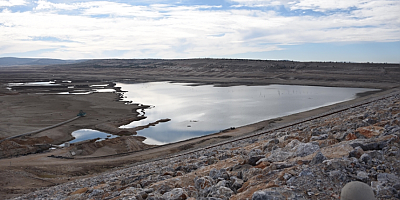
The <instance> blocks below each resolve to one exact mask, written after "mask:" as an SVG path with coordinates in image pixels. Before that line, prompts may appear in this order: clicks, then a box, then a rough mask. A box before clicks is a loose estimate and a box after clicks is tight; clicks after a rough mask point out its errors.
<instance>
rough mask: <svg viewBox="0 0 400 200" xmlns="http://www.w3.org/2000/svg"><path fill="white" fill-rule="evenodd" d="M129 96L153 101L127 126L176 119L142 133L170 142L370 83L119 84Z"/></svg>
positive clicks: (327, 99)
mask: <svg viewBox="0 0 400 200" xmlns="http://www.w3.org/2000/svg"><path fill="white" fill-rule="evenodd" d="M116 87H121V90H122V91H126V92H125V93H124V96H125V97H124V99H123V100H124V101H131V102H132V103H138V104H144V105H151V106H152V107H151V108H150V109H146V110H142V111H141V112H142V113H141V114H142V115H144V116H146V117H147V118H146V119H143V120H140V121H135V122H132V123H131V124H128V125H125V126H122V127H121V128H131V127H136V126H142V125H147V124H149V123H152V122H155V121H157V120H159V119H166V118H168V119H171V121H169V122H165V123H160V124H157V125H156V126H151V127H149V128H146V129H144V130H141V131H139V132H138V135H141V136H145V137H146V138H147V139H146V140H145V143H148V144H165V143H171V142H176V141H180V140H185V139H188V138H193V137H198V136H202V135H206V134H211V133H215V132H218V131H220V130H224V129H227V128H230V127H239V126H243V125H247V124H251V123H255V122H259V121H262V120H267V119H272V118H277V117H282V116H286V115H290V114H294V113H299V112H303V111H307V110H311V109H315V108H318V107H323V106H327V105H332V104H336V103H339V102H343V101H348V100H351V99H354V98H356V95H357V93H363V92H368V91H374V90H375V89H365V88H338V87H316V86H295V85H268V86H232V87H214V86H213V85H200V86H193V85H191V84H185V83H171V82H150V83H137V84H129V83H117V85H116Z"/></svg>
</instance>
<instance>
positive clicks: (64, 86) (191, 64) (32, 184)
mask: <svg viewBox="0 0 400 200" xmlns="http://www.w3.org/2000/svg"><path fill="white" fill-rule="evenodd" d="M399 77H400V67H399V65H398V64H371V63H333V62H326V63H325V62H320V63H317V62H309V63H302V62H291V61H257V60H229V59H189V60H151V59H148V60H91V61H87V62H83V63H79V64H74V65H57V66H35V67H29V66H24V67H3V68H0V83H1V84H3V85H2V87H1V88H0V106H1V112H0V139H4V138H7V137H10V136H15V135H19V134H23V133H27V132H31V131H35V130H38V129H41V128H44V127H48V126H51V125H54V124H57V123H60V122H63V121H66V120H68V119H71V118H73V117H75V116H76V114H78V112H79V110H84V111H85V112H86V113H87V116H86V117H82V118H79V119H77V120H75V121H72V122H70V123H67V124H64V125H61V126H59V127H56V128H53V129H49V130H46V131H43V132H39V133H37V134H32V135H30V136H25V137H22V138H16V139H11V140H7V141H5V142H2V143H1V144H0V148H1V151H0V156H1V157H9V156H15V155H25V154H30V155H27V156H19V157H13V158H6V159H0V169H1V173H0V177H1V180H0V185H1V186H2V189H0V196H1V197H3V198H8V197H13V196H16V195H20V194H23V193H26V192H29V191H33V190H36V189H37V188H41V187H48V186H50V185H55V184H59V183H63V182H66V181H68V180H71V179H76V178H81V177H84V176H91V175H93V174H96V173H99V172H103V171H106V170H109V169H111V168H116V167H123V166H125V165H129V164H132V163H135V162H139V161H143V160H148V159H155V158H159V157H162V156H166V155H168V154H171V153H176V152H180V151H182V150H188V149H193V148H199V147H204V146H207V145H211V144H214V143H217V142H221V141H224V140H227V139H230V138H234V137H238V136H243V135H247V134H251V133H254V132H257V131H261V130H263V129H266V128H270V127H274V126H277V125H281V124H285V123H289V122H292V121H295V120H299V119H303V118H306V117H310V116H314V115H316V114H319V113H322V112H326V111H329V110H330V109H333V108H336V107H338V106H346V105H350V104H352V103H355V102H360V101H364V100H366V99H371V98H373V97H377V96H381V95H384V94H387V93H389V92H391V91H392V90H393V89H391V88H395V87H398V86H399V84H400V78H399ZM53 80H55V82H56V83H59V84H60V86H58V87H55V88H54V87H51V88H49V87H30V86H25V87H13V88H12V90H9V89H6V87H7V85H6V84H7V83H18V82H33V81H53ZM61 81H68V82H61ZM114 81H121V82H122V81H125V82H147V81H177V82H191V83H197V84H214V85H217V86H230V85H266V84H298V85H320V86H341V87H368V88H380V89H384V90H383V91H382V92H380V93H375V94H364V95H362V96H363V97H360V98H358V99H356V100H353V101H350V102H344V103H342V104H340V105H332V106H328V107H324V108H320V109H316V110H313V111H308V112H304V113H298V114H295V115H291V116H287V117H282V118H281V119H275V120H268V121H263V122H258V123H255V124H252V125H248V126H244V127H240V128H236V129H234V130H225V131H221V132H220V133H216V134H212V135H209V136H205V137H202V138H198V139H193V140H189V141H184V142H179V143H176V144H170V145H165V146H163V147H157V148H152V146H149V145H145V144H143V143H142V142H141V141H143V138H141V137H136V136H133V135H134V134H135V133H136V131H137V130H140V129H141V128H146V127H136V128H133V129H128V130H124V129H119V128H118V127H119V126H120V125H123V124H128V123H130V122H131V121H134V120H139V119H140V118H142V116H139V114H138V112H137V111H136V110H137V109H142V108H145V106H139V105H132V104H126V103H125V102H121V101H119V100H120V99H121V96H120V94H118V93H92V94H87V95H55V94H50V93H57V92H66V91H67V92H68V91H72V90H73V89H71V86H74V89H76V88H79V89H80V90H82V91H85V92H86V91H87V92H90V91H93V89H94V88H93V87H90V86H91V85H107V86H105V87H101V89H104V88H106V89H110V88H114V87H113V86H114V85H113V82H114ZM114 89H116V90H117V91H118V88H114ZM38 93H40V94H38ZM159 122H163V120H161V121H159ZM159 122H154V123H159ZM151 125H152V124H149V126H151ZM82 128H91V129H98V130H102V131H106V132H110V133H114V134H118V133H119V134H120V135H125V136H123V137H120V138H114V139H109V140H105V141H102V142H100V143H93V142H83V143H79V144H74V145H71V146H70V147H68V148H62V149H57V150H54V151H51V152H46V149H47V148H48V146H47V145H55V144H61V143H63V142H65V141H68V140H71V139H73V138H72V136H71V132H73V131H74V130H78V129H82ZM143 149H147V150H143ZM39 152H42V153H39ZM126 152H134V153H126ZM116 153H122V155H120V156H115V157H105V158H97V159H94V158H90V157H98V156H103V155H110V154H116ZM123 153H126V154H123ZM72 154H74V155H72ZM48 156H51V157H48ZM54 157H63V158H70V157H74V158H75V159H58V158H54ZM79 158H82V159H79Z"/></svg>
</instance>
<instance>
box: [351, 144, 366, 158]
mask: <svg viewBox="0 0 400 200" xmlns="http://www.w3.org/2000/svg"><path fill="white" fill-rule="evenodd" d="M363 154H364V150H363V149H362V148H361V147H359V146H358V147H356V148H354V150H353V151H351V152H350V153H349V157H355V158H360V157H361V155H363Z"/></svg>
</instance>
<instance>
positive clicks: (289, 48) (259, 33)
mask: <svg viewBox="0 0 400 200" xmlns="http://www.w3.org/2000/svg"><path fill="white" fill-rule="evenodd" d="M0 57H29V58H59V59H92V58H166V59H167V58H246V59H263V60H264V59H266V60H296V61H341V62H379V63H383V62H388V63H400V0H378V1H375V0H203V1H200V0H147V1H139V0H131V1H127V0H102V1H96V0H0Z"/></svg>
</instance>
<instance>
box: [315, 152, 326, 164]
mask: <svg viewBox="0 0 400 200" xmlns="http://www.w3.org/2000/svg"><path fill="white" fill-rule="evenodd" d="M326 159H327V158H326V157H325V156H324V154H322V153H321V152H318V153H317V154H316V155H315V156H314V158H313V159H312V160H311V164H313V165H315V164H319V163H322V162H323V161H324V160H326Z"/></svg>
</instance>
